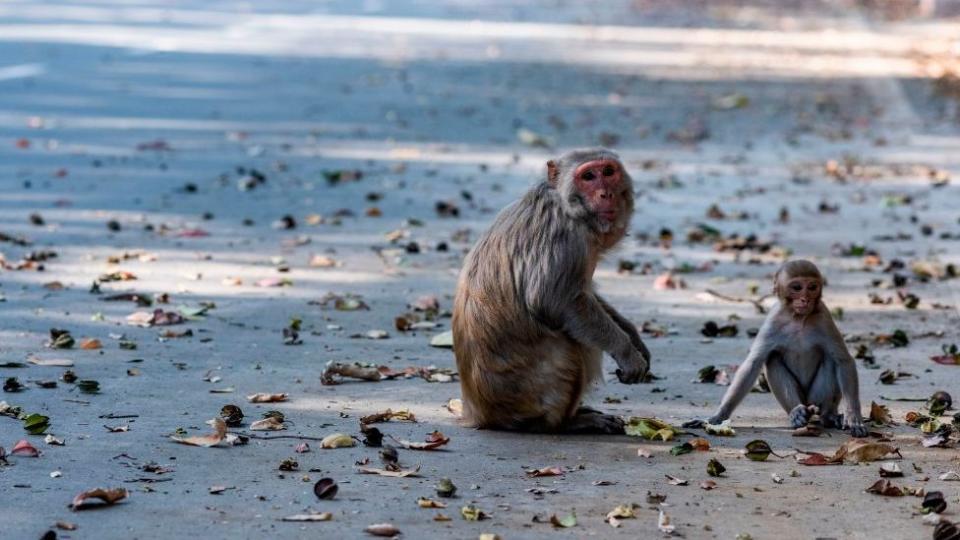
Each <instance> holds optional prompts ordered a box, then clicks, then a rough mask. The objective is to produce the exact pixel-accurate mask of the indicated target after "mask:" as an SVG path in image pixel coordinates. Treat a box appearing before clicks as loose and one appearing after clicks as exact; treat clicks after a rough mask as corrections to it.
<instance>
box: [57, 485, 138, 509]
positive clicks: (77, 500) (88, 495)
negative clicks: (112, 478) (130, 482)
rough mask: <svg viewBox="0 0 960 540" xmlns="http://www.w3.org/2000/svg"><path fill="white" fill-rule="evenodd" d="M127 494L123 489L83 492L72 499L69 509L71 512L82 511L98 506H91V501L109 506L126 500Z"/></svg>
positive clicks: (100, 489)
mask: <svg viewBox="0 0 960 540" xmlns="http://www.w3.org/2000/svg"><path fill="white" fill-rule="evenodd" d="M127 495H129V493H128V492H127V490H126V489H124V488H112V489H109V488H96V489H91V490H88V491H84V492H82V493H80V494H78V495H77V496H76V497H74V498H73V502H72V503H71V504H70V507H71V508H72V509H73V510H84V509H86V508H89V507H92V506H100V505H97V504H91V503H90V501H91V500H92V499H100V500H101V501H103V503H104V505H111V504H114V503H115V502H117V501H120V500H123V499H126V498H127Z"/></svg>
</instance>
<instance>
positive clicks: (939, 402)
mask: <svg viewBox="0 0 960 540" xmlns="http://www.w3.org/2000/svg"><path fill="white" fill-rule="evenodd" d="M952 405H953V398H952V397H950V394H948V393H946V392H944V391H943V390H941V391H939V392H935V393H934V394H933V395H932V396H930V399H929V400H927V409H929V410H930V414H932V415H934V416H940V415H941V414H943V412H944V411H945V410H947V409H949V408H950V407H951V406H952Z"/></svg>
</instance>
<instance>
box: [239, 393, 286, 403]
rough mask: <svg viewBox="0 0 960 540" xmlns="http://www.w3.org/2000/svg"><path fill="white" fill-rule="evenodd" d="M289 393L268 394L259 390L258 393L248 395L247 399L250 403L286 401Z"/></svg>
mask: <svg viewBox="0 0 960 540" xmlns="http://www.w3.org/2000/svg"><path fill="white" fill-rule="evenodd" d="M287 396H288V394H283V393H281V394H267V393H264V392H258V393H256V394H251V395H249V396H247V401H249V402H250V403H276V402H278V401H286V400H287Z"/></svg>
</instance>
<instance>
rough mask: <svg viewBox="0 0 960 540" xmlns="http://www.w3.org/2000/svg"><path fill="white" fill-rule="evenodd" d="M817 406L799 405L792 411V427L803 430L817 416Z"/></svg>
mask: <svg viewBox="0 0 960 540" xmlns="http://www.w3.org/2000/svg"><path fill="white" fill-rule="evenodd" d="M817 412H818V409H817V406H816V405H802V404H801V405H797V406H796V407H794V408H793V410H792V411H790V425H792V426H793V427H795V428H802V427H803V426H805V425H807V423H808V422H810V419H811V418H813V415H815V414H817Z"/></svg>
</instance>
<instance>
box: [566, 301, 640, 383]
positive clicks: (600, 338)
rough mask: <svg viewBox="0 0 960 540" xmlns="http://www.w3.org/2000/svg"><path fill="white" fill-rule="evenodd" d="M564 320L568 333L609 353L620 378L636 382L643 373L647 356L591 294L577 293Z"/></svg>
mask: <svg viewBox="0 0 960 540" xmlns="http://www.w3.org/2000/svg"><path fill="white" fill-rule="evenodd" d="M564 321H566V322H565V324H564V327H563V329H564V331H565V332H566V333H567V334H568V335H569V336H570V337H572V338H573V339H575V340H577V341H579V342H581V343H585V344H587V345H590V346H593V347H596V348H598V349H601V350H603V351H606V352H608V353H610V356H612V357H613V359H614V360H616V362H617V366H619V368H620V369H618V370H617V377H618V378H619V379H620V382H622V383H624V384H636V383H638V382H640V380H641V379H642V378H643V376H644V375H645V374H646V371H647V368H649V367H650V364H649V362H648V361H647V356H646V355H644V354H643V352H641V350H639V349H637V348H636V347H635V346H634V344H633V343H632V342H631V338H630V336H629V335H628V334H627V332H626V331H625V330H624V329H623V328H622V327H621V326H620V325H619V324H617V322H616V321H614V319H613V317H611V315H610V313H608V312H607V310H606V309H604V306H603V304H602V303H601V302H600V301H599V300H598V298H597V297H596V296H595V295H594V294H592V293H589V292H581V293H580V294H578V295H577V297H576V298H575V299H574V301H573V302H572V303H571V305H570V307H569V308H568V309H567V312H566V313H565V316H564ZM634 331H636V330H634ZM643 351H646V348H644V349H643ZM647 355H649V353H647Z"/></svg>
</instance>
